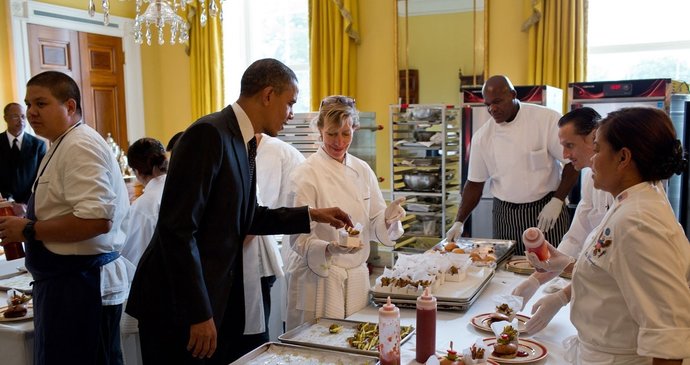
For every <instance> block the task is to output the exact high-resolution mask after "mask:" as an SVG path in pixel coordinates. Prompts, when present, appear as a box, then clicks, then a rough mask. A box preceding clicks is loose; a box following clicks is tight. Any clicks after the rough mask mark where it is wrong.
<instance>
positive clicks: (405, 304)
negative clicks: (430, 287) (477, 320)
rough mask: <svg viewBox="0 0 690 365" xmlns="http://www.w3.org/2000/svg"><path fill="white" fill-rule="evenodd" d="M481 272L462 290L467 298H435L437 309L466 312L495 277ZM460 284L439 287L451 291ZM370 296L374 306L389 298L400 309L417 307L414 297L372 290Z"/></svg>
mask: <svg viewBox="0 0 690 365" xmlns="http://www.w3.org/2000/svg"><path fill="white" fill-rule="evenodd" d="M482 272H483V275H482V276H481V277H479V278H478V279H480V280H476V281H473V282H472V286H469V287H466V288H464V289H463V290H462V292H463V293H470V294H469V295H468V296H463V297H455V298H453V297H444V296H437V297H436V300H437V302H436V305H437V306H438V309H444V310H457V311H466V310H468V309H469V308H470V306H472V304H473V303H474V302H475V301H476V300H477V298H478V297H479V295H480V294H481V293H482V292H483V291H484V289H485V288H486V286H487V285H489V282H491V279H492V278H493V277H494V275H495V271H494V270H492V269H489V268H484V269H483V271H482ZM462 283H463V282H450V283H449V282H446V283H445V284H443V285H442V286H441V288H443V287H444V286H446V289H447V290H449V291H452V290H453V288H454V287H455V286H459V285H462ZM442 293H443V292H442ZM371 294H372V298H373V301H374V303H376V304H384V303H385V302H386V300H387V297H388V296H390V297H391V302H392V303H395V304H396V305H398V306H399V307H401V308H415V306H416V305H417V296H416V295H405V294H393V293H383V292H377V291H374V290H372V291H371Z"/></svg>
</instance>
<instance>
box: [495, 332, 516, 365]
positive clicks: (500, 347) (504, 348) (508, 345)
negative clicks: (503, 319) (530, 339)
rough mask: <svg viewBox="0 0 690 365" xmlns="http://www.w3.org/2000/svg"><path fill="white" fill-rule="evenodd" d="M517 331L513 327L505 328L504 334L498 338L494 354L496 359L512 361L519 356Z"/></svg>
mask: <svg viewBox="0 0 690 365" xmlns="http://www.w3.org/2000/svg"><path fill="white" fill-rule="evenodd" d="M517 336H518V333H517V331H516V330H515V329H514V328H513V326H505V327H503V332H501V335H500V336H498V337H497V338H496V344H494V353H493V355H494V356H496V357H501V358H504V359H512V358H514V357H515V356H517V354H518V344H517Z"/></svg>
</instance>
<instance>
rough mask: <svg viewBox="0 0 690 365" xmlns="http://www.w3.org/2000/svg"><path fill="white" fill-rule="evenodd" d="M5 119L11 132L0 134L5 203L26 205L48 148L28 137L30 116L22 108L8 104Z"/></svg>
mask: <svg viewBox="0 0 690 365" xmlns="http://www.w3.org/2000/svg"><path fill="white" fill-rule="evenodd" d="M4 118H5V122H6V123H7V131H5V132H2V133H0V193H1V194H2V197H3V198H5V199H9V198H12V199H14V201H15V202H17V203H21V204H26V202H28V201H29V196H31V184H33V182H34V180H35V179H36V171H37V170H38V164H40V163H41V159H43V155H45V153H46V144H45V143H44V142H43V141H41V140H40V139H38V138H36V137H34V136H32V135H30V134H28V133H24V128H25V127H26V114H25V113H24V107H23V106H21V105H20V104H17V103H9V104H7V105H6V106H5V109H4Z"/></svg>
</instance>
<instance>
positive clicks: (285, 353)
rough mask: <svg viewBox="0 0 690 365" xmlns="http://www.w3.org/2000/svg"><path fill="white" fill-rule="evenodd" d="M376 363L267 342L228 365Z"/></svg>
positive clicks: (367, 358)
mask: <svg viewBox="0 0 690 365" xmlns="http://www.w3.org/2000/svg"><path fill="white" fill-rule="evenodd" d="M377 356H378V355H377ZM378 363H379V359H378V357H376V356H365V355H358V354H348V353H343V352H338V351H330V350H323V349H315V348H310V347H303V346H297V345H290V344H285V343H277V342H267V343H265V344H263V345H261V346H259V347H257V348H256V349H254V350H252V351H251V352H249V353H248V354H246V355H244V356H242V357H240V358H239V359H237V360H235V361H234V362H232V363H231V364H230V365H283V364H323V365H331V364H332V365H339V364H353V365H375V364H378Z"/></svg>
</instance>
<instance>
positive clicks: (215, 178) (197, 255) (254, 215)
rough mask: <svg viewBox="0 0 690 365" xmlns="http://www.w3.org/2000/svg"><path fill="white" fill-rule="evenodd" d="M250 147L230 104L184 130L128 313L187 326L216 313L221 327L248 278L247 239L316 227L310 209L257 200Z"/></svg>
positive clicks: (136, 275) (142, 319)
mask: <svg viewBox="0 0 690 365" xmlns="http://www.w3.org/2000/svg"><path fill="white" fill-rule="evenodd" d="M246 149H247V148H246V145H245V143H244V140H243V139H242V134H241V132H240V129H239V125H238V122H237V117H236V116H235V113H234V112H233V110H232V107H230V106H228V107H226V108H225V109H223V110H222V111H220V112H218V113H214V114H210V115H207V116H205V117H203V118H201V119H199V120H197V121H196V122H195V123H194V124H192V125H191V126H190V127H189V128H188V129H187V130H186V131H185V133H184V134H183V135H182V137H181V139H180V140H179V141H178V142H177V144H176V145H175V154H174V157H173V158H172V159H171V162H170V169H169V172H168V177H167V179H166V183H165V188H164V190H163V198H162V201H161V208H160V214H159V217H158V224H157V227H156V231H155V233H154V235H153V238H152V239H151V243H150V244H149V246H148V248H147V249H146V251H145V252H144V254H143V255H142V258H141V260H140V261H139V266H138V267H137V271H136V274H135V276H134V280H133V282H132V287H131V290H130V296H129V300H128V304H127V309H126V311H127V313H129V314H130V315H132V316H133V317H135V318H138V319H139V320H140V321H149V323H169V322H170V321H175V324H177V325H182V326H185V325H190V324H193V323H199V322H202V321H204V320H207V319H209V318H211V317H213V318H214V320H215V324H216V328H219V329H220V324H221V323H222V322H223V315H224V313H225V309H226V306H227V305H228V298H229V296H230V290H231V288H232V283H233V280H237V279H238V278H239V279H241V275H242V266H241V263H242V259H241V256H242V249H241V248H242V243H243V241H244V238H245V236H246V235H247V234H248V233H251V234H276V233H285V234H294V233H305V232H309V213H308V208H307V207H301V208H280V209H268V208H266V207H260V206H258V205H257V203H256V187H255V184H252V186H250V184H249V163H248V158H247V150H246ZM237 275H239V277H235V276H237ZM239 283H240V284H241V281H239ZM241 314H242V315H243V314H244V313H243V312H242V313H241Z"/></svg>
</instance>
